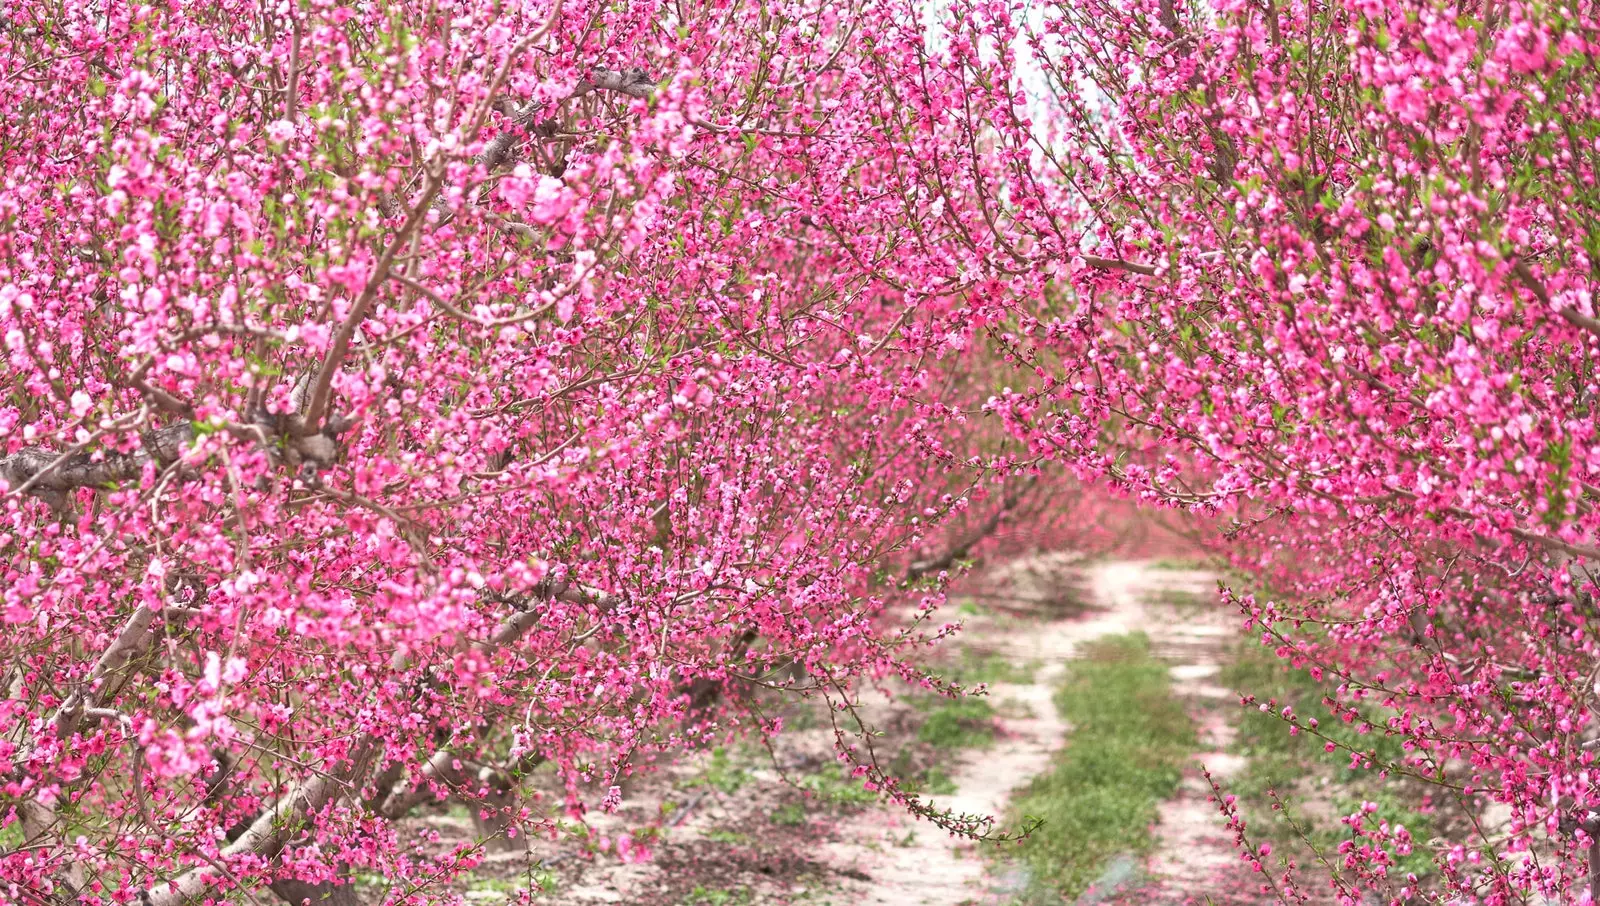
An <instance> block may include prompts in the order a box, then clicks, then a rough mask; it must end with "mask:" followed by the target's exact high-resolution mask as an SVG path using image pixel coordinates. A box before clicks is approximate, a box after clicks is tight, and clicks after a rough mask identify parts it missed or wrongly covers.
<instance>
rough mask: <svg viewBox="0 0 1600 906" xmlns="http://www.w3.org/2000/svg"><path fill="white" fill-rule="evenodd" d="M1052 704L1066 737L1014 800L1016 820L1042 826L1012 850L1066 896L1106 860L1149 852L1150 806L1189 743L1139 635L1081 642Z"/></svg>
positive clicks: (1164, 794)
mask: <svg viewBox="0 0 1600 906" xmlns="http://www.w3.org/2000/svg"><path fill="white" fill-rule="evenodd" d="M1055 701H1056V707H1057V708H1059V709H1060V711H1061V714H1062V715H1063V716H1064V717H1065V718H1066V719H1067V720H1069V721H1070V722H1071V723H1072V733H1071V734H1070V735H1069V736H1068V738H1067V745H1066V747H1065V748H1064V749H1062V751H1061V752H1060V753H1059V754H1057V756H1056V758H1055V764H1054V766H1053V767H1052V768H1051V770H1050V771H1048V772H1047V773H1044V774H1041V775H1039V776H1038V777H1036V778H1034V780H1033V782H1032V783H1031V784H1029V785H1028V787H1027V788H1026V789H1025V790H1024V791H1023V793H1022V794H1021V796H1020V797H1019V798H1018V802H1017V805H1016V811H1017V812H1018V813H1019V814H1018V817H1034V818H1040V819H1043V821H1044V824H1043V826H1042V827H1040V828H1039V830H1038V831H1036V832H1035V833H1034V835H1033V836H1032V837H1031V838H1029V839H1028V840H1026V841H1024V842H1023V843H1022V845H1021V846H1019V847H1018V848H1017V849H1016V850H1015V852H1016V853H1017V857H1018V858H1020V859H1022V860H1023V862H1025V863H1026V864H1027V866H1028V868H1029V869H1030V874H1031V877H1032V882H1033V884H1035V885H1036V886H1038V887H1042V888H1045V889H1048V890H1053V891H1055V893H1056V895H1057V896H1060V897H1064V898H1066V899H1068V900H1070V899H1072V898H1074V897H1076V896H1078V895H1079V894H1080V893H1082V892H1083V891H1084V889H1085V888H1087V887H1088V886H1089V885H1090V884H1091V883H1093V882H1094V880H1095V878H1096V877H1097V876H1098V874H1099V872H1100V871H1101V869H1102V866H1103V865H1104V864H1105V862H1106V860H1107V859H1109V858H1110V857H1111V856H1114V855H1116V854H1117V853H1121V852H1129V853H1136V854H1138V853H1145V852H1148V851H1149V849H1150V847H1151V845H1152V843H1153V842H1154V841H1153V840H1152V838H1151V836H1150V825H1151V824H1152V823H1153V822H1154V821H1155V820H1156V809H1157V806H1158V804H1159V803H1160V802H1161V801H1162V800H1163V799H1167V798H1169V797H1170V796H1172V794H1173V793H1174V792H1175V791H1176V790H1177V787H1178V782H1179V780H1181V779H1182V776H1183V769H1184V766H1185V764H1186V763H1187V761H1188V759H1189V756H1190V755H1191V754H1192V753H1193V752H1194V751H1195V747H1196V745H1197V742H1196V737H1195V729H1194V724H1193V722H1192V721H1191V720H1190V719H1189V715H1188V713H1187V711H1185V709H1184V707H1183V703H1182V702H1181V701H1179V700H1178V699H1176V698H1174V697H1173V695H1172V687H1171V683H1170V682H1169V681H1168V677H1167V667H1166V665H1165V664H1163V663H1161V662H1160V661H1159V660H1157V659H1156V658H1154V657H1153V656H1151V654H1150V640H1149V639H1148V638H1146V637H1145V635H1144V634H1143V633H1135V634H1133V635H1124V636H1112V637H1108V638H1105V639H1101V640H1098V641H1096V642H1094V643H1092V644H1090V645H1088V646H1086V648H1085V649H1084V653H1083V658H1082V659H1081V660H1079V661H1076V662H1074V663H1073V664H1072V665H1071V669H1070V671H1069V674H1068V677H1067V681H1066V683H1065V684H1064V685H1063V686H1062V687H1061V690H1060V691H1059V692H1057V693H1056V699H1055Z"/></svg>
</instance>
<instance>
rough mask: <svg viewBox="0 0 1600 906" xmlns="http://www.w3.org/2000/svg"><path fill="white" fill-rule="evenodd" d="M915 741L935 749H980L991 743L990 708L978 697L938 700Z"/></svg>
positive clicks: (991, 708)
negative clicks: (920, 741) (918, 740)
mask: <svg viewBox="0 0 1600 906" xmlns="http://www.w3.org/2000/svg"><path fill="white" fill-rule="evenodd" d="M936 701H937V702H938V704H937V705H935V706H934V707H933V708H932V709H931V710H929V712H928V716H927V718H926V719H924V720H923V722H922V726H920V727H918V728H917V738H918V739H920V740H922V741H923V742H925V743H927V744H928V745H930V746H933V747H934V748H936V749H972V748H981V747H983V746H987V745H990V744H992V743H993V742H994V706H993V705H991V704H989V703H988V702H987V701H985V700H983V699H981V698H954V699H947V698H939V699H936Z"/></svg>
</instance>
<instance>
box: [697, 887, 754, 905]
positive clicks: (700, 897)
mask: <svg viewBox="0 0 1600 906" xmlns="http://www.w3.org/2000/svg"><path fill="white" fill-rule="evenodd" d="M753 896H754V895H753V894H752V893H751V891H750V888H748V887H706V886H703V885H696V886H695V889H694V890H693V891H692V892H690V894H689V899H688V900H686V901H685V903H686V904H687V906H743V904H745V903H749V902H750V901H751V898H752V897H753Z"/></svg>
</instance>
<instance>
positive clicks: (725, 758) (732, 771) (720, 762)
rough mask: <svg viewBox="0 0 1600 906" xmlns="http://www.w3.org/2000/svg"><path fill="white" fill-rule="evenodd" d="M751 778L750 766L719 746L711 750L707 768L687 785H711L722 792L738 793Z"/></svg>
mask: <svg viewBox="0 0 1600 906" xmlns="http://www.w3.org/2000/svg"><path fill="white" fill-rule="evenodd" d="M750 778H751V774H750V769H749V768H747V767H745V766H744V765H743V764H736V763H735V762H734V760H733V758H732V757H731V756H730V755H729V754H728V750H727V749H724V748H723V747H721V746H717V747H716V748H714V749H712V750H711V760H710V761H709V762H708V763H707V764H706V767H705V770H703V771H701V772H700V775H699V776H698V777H695V778H694V779H692V780H690V781H689V782H688V783H687V784H685V785H686V786H690V787H696V786H703V787H710V788H712V789H714V790H717V791H718V792H721V793H736V792H738V791H739V788H740V787H743V786H744V785H745V784H746V783H749V782H750Z"/></svg>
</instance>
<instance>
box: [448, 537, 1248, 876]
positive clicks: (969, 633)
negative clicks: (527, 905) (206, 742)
mask: <svg viewBox="0 0 1600 906" xmlns="http://www.w3.org/2000/svg"><path fill="white" fill-rule="evenodd" d="M989 580H990V581H989V582H988V583H987V585H988V586H992V587H985V588H983V589H973V590H972V593H971V596H972V597H973V598H974V599H975V600H977V601H979V602H980V603H984V604H986V605H988V606H986V607H982V608H979V612H978V613H977V614H976V615H974V616H972V618H971V619H970V620H969V621H968V627H967V629H966V631H965V632H963V633H962V635H961V636H960V637H959V640H958V642H957V643H956V646H957V649H958V651H959V650H960V649H965V650H966V651H968V652H976V653H980V654H982V655H984V656H986V657H990V658H993V659H994V660H995V661H997V662H999V663H1003V664H1007V665H1018V666H1020V665H1028V666H1031V667H1034V668H1036V669H1033V670H1032V671H1031V675H1030V674H1029V671H1027V670H1016V671H1014V672H1012V673H1011V674H1008V676H1009V678H1011V679H1014V680H1018V681H1016V682H995V683H991V684H990V698H989V701H990V702H991V703H992V704H993V705H994V706H995V710H996V713H997V715H998V717H997V719H996V724H997V726H996V728H995V734H994V741H993V744H992V745H990V746H987V747H984V748H969V749H957V750H952V751H949V754H948V755H946V756H941V757H943V758H945V761H944V763H942V764H939V765H938V767H940V768H941V769H942V770H943V772H944V774H945V775H946V776H947V777H948V779H949V780H950V781H951V783H952V785H953V787H954V792H953V793H950V794H949V795H942V796H938V795H936V796H933V797H932V798H933V800H934V801H935V803H936V804H937V805H938V806H939V807H941V808H945V807H948V808H952V809H954V810H955V811H958V812H967V813H981V814H987V815H995V816H997V817H999V816H1004V815H1005V814H1006V811H1007V807H1008V804H1009V801H1010V798H1011V794H1012V792H1013V791H1014V790H1015V789H1016V788H1017V787H1019V786H1021V785H1023V784H1025V783H1026V782H1027V781H1028V780H1029V779H1030V778H1032V777H1034V776H1035V775H1037V774H1040V773H1042V772H1044V771H1045V770H1047V769H1048V768H1049V766H1050V758H1051V754H1052V753H1053V752H1054V751H1055V750H1056V749H1058V748H1059V747H1060V746H1061V745H1062V742H1063V740H1064V739H1065V738H1066V735H1067V734H1068V733H1069V732H1070V728H1069V727H1067V726H1066V725H1065V724H1064V723H1063V721H1062V719H1061V717H1060V714H1059V713H1058V711H1057V710H1056V707H1055V704H1054V702H1053V701H1052V696H1053V693H1054V691H1055V690H1056V689H1057V688H1058V687H1059V686H1060V685H1061V682H1062V680H1063V677H1064V672H1065V670H1066V668H1067V664H1068V663H1069V662H1070V661H1071V660H1072V659H1073V658H1074V657H1076V656H1077V655H1078V653H1079V651H1080V650H1081V648H1082V646H1083V645H1084V643H1086V642H1090V641H1092V640H1094V639H1097V638H1100V637H1102V636H1106V635H1116V634H1122V633H1129V632H1136V631H1142V632H1144V633H1146V634H1147V635H1148V636H1149V638H1150V640H1151V642H1152V648H1153V650H1154V651H1155V653H1156V654H1157V655H1159V656H1161V657H1162V658H1164V659H1166V660H1167V661H1168V663H1170V664H1171V665H1172V679H1173V688H1174V691H1175V692H1176V694H1178V695H1179V696H1182V697H1183V698H1184V699H1185V700H1186V702H1187V703H1188V704H1189V706H1190V711H1191V713H1192V714H1194V715H1195V716H1196V718H1197V720H1199V722H1200V725H1201V730H1202V740H1203V745H1204V746H1206V747H1207V749H1208V750H1209V751H1208V752H1207V753H1206V754H1204V755H1202V756H1200V759H1199V761H1203V762H1204V763H1205V764H1206V765H1207V766H1208V767H1209V768H1210V769H1211V770H1212V772H1213V773H1216V774H1221V775H1224V776H1226V775H1227V774H1228V773H1230V772H1233V771H1235V770H1237V769H1238V767H1239V759H1238V758H1237V757H1236V756H1233V755H1229V754H1227V753H1226V751H1225V750H1226V748H1227V744H1228V741H1229V733H1230V731H1231V727H1230V726H1229V723H1228V720H1227V713H1228V708H1229V705H1228V701H1229V699H1230V698H1231V695H1230V693H1229V692H1228V691H1227V690H1226V689H1223V688H1221V687H1220V686H1219V685H1218V684H1217V674H1218V672H1219V671H1220V669H1221V664H1222V658H1223V652H1224V648H1225V644H1226V641H1227V639H1228V638H1229V635H1230V633H1231V632H1232V631H1233V629H1232V627H1231V626H1230V625H1229V624H1228V622H1227V620H1226V618H1225V616H1224V615H1222V614H1220V613H1218V612H1217V610H1216V608H1215V607H1214V606H1212V605H1210V604H1209V601H1210V600H1211V595H1212V594H1214V585H1213V584H1212V583H1213V581H1214V580H1213V579H1212V578H1211V577H1210V576H1209V575H1207V574H1205V573H1201V572H1189V571H1181V570H1171V569H1160V568H1157V567H1156V566H1155V565H1154V564H1151V563H1148V562H1135V561H1112V562H1102V563H1095V564H1089V565H1084V564H1082V563H1080V562H1079V561H1078V559H1077V558H1075V557H1073V556H1072V555H1066V554H1057V555H1044V556H1040V557H1034V558H1029V559H1027V560H1023V561H1017V562H1014V563H1013V564H1011V565H1010V566H1009V567H1007V568H1005V569H1004V570H1001V571H998V572H996V573H993V574H990V576H989ZM955 599H956V600H955V602H953V603H955V604H956V605H957V606H959V602H960V601H961V596H960V595H957V596H955ZM948 653H957V652H948ZM869 710H870V711H872V712H875V713H873V714H871V715H870V716H871V718H872V720H873V721H874V722H875V723H877V724H878V725H879V726H891V725H894V724H895V723H896V721H902V720H903V719H904V718H906V717H907V716H908V715H910V714H912V713H913V712H912V710H911V709H909V708H908V706H907V705H905V704H904V703H891V702H889V701H888V700H887V699H885V700H883V701H877V702H872V703H870V707H869ZM896 732H897V733H898V734H899V735H898V736H897V737H895V738H897V739H899V740H902V741H904V740H906V739H908V738H909V739H910V740H911V741H912V742H915V734H916V724H915V723H913V724H911V727H910V729H909V730H907V729H906V727H905V725H904V723H903V722H902V723H901V724H900V727H899V729H898V730H897V731H896ZM908 732H909V733H910V734H911V735H910V736H909V737H907V736H906V734H907V733H908ZM777 754H778V755H779V757H780V759H781V760H782V761H784V762H785V763H787V764H788V765H789V766H790V770H793V771H794V772H795V773H796V774H797V775H808V776H810V777H812V778H813V779H815V778H816V777H818V776H819V774H818V772H819V771H822V770H824V768H825V766H826V765H828V764H829V763H830V762H831V761H832V752H831V734H830V733H829V732H827V731H826V730H825V728H823V727H821V726H814V727H811V728H809V729H806V728H800V727H797V728H795V729H794V730H793V731H791V732H787V733H786V734H785V735H784V737H783V738H782V740H780V751H779V752H778V753H777ZM843 785H844V786H846V787H849V786H851V784H849V783H847V782H846V783H844V784H843ZM854 791H855V792H856V793H859V792H860V791H859V789H858V788H855V789H854ZM1208 794H1209V789H1208V788H1207V787H1206V785H1205V784H1204V781H1203V780H1202V779H1201V777H1200V772H1199V769H1198V762H1197V763H1196V766H1195V767H1194V769H1192V770H1190V771H1189V772H1187V775H1186V777H1185V779H1184V784H1183V787H1182V788H1181V789H1180V791H1179V793H1178V795H1177V796H1176V797H1174V798H1173V799H1171V800H1169V801H1168V802H1165V803H1163V804H1162V805H1161V807H1160V812H1159V821H1158V823H1157V826H1156V827H1155V829H1154V830H1155V834H1156V838H1157V845H1156V852H1155V855H1154V856H1153V857H1152V858H1151V859H1149V860H1138V859H1135V858H1133V857H1131V856H1130V857H1123V858H1119V859H1113V860H1112V863H1111V864H1109V865H1108V866H1107V868H1106V873H1105V876H1104V878H1103V882H1102V883H1101V884H1098V885H1096V887H1097V888H1098V889H1100V890H1110V889H1112V888H1115V887H1117V886H1119V885H1128V886H1131V887H1135V888H1138V890H1139V892H1140V893H1141V894H1145V895H1147V896H1146V899H1145V900H1143V901H1144V902H1159V903H1161V904H1178V903H1182V902H1185V901H1194V902H1203V899H1201V897H1202V896H1203V895H1209V894H1213V893H1215V891H1216V890H1217V888H1218V882H1217V880H1216V879H1217V878H1218V877H1220V876H1222V873H1223V872H1224V871H1225V870H1227V869H1228V868H1229V867H1230V866H1237V864H1238V859H1237V856H1236V854H1235V852H1234V850H1233V848H1232V846H1231V843H1230V841H1229V840H1227V839H1226V838H1224V837H1223V836H1222V834H1221V821H1220V818H1219V817H1218V815H1217V814H1216V812H1215V811H1214V810H1213V809H1212V807H1211V806H1210V805H1209V804H1208V803H1207V802H1206V797H1207V795H1208ZM798 796H799V794H798V793H796V792H794V791H793V790H792V789H789V788H786V787H785V786H784V785H783V784H782V783H781V782H780V780H779V777H778V775H777V774H776V772H775V771H773V770H772V769H771V768H770V767H763V766H762V765H761V763H760V759H759V758H751V757H749V756H748V755H745V756H738V755H730V757H729V760H728V761H727V763H726V764H724V765H723V766H722V767H720V768H719V767H716V766H715V765H713V764H711V763H709V762H708V761H707V759H704V758H702V759H698V760H691V761H689V762H685V763H683V764H678V765H673V766H669V767H667V768H665V769H664V770H663V771H662V772H660V773H658V774H655V775H652V776H651V777H649V778H647V779H646V780H645V781H644V782H643V783H642V785H641V786H640V787H639V788H638V789H636V790H632V791H630V792H629V794H628V797H627V798H626V799H625V800H624V802H625V805H624V809H623V811H622V812H621V813H619V814H618V815H615V816H603V815H593V816H590V825H591V828H592V832H593V833H594V834H595V835H597V836H596V837H595V838H593V839H594V840H598V841H599V843H600V846H601V852H600V853H599V854H598V855H593V856H591V855H586V854H585V853H584V852H583V851H582V850H580V849H575V848H574V847H573V845H572V843H571V841H567V842H565V843H562V842H558V841H538V840H533V841H528V843H527V844H522V843H521V841H518V845H516V846H514V847H511V848H509V849H504V850H499V851H495V852H493V853H492V854H490V855H489V856H488V858H487V859H486V860H485V863H484V865H483V866H482V867H481V868H480V870H479V871H478V872H477V873H476V875H475V876H474V877H473V878H472V879H469V881H468V883H467V884H466V887H465V894H466V896H467V898H468V899H469V900H471V901H473V902H474V903H477V902H481V903H482V904H483V906H497V904H499V903H503V902H505V901H506V900H507V899H508V898H510V897H512V896H513V895H514V894H515V892H516V891H518V890H525V889H527V888H528V887H529V886H532V885H533V884H535V883H540V884H544V883H548V884H549V885H550V889H549V890H548V891H547V892H546V893H545V894H544V895H543V896H541V898H540V900H539V901H540V902H546V903H550V904H552V906H597V904H602V903H629V904H631V903H651V904H653V906H765V904H769V903H771V904H777V903H788V904H803V906H847V904H848V906H855V904H861V906H1006V904H1010V903H1013V902H1014V901H1015V900H1016V898H1017V897H1016V895H1017V894H1019V893H1021V892H1022V891H1023V890H1025V889H1026V887H1027V885H1028V879H1027V877H1026V875H1025V874H1024V873H1023V872H1022V870H1021V869H1020V868H1014V869H996V868H994V866H993V863H992V862H991V861H990V860H988V859H987V858H985V856H984V855H983V854H981V853H980V852H978V850H977V849H976V847H975V846H974V845H973V844H971V843H968V842H965V841H961V840H956V839H952V838H951V837H949V836H948V835H947V834H945V833H943V832H941V831H939V830H938V829H937V828H935V827H933V826H932V825H930V824H928V823H927V822H918V821H915V820H913V819H912V818H911V817H910V816H908V815H906V814H905V813H904V812H902V811H900V810H898V809H893V808H884V807H871V806H869V807H866V808H862V807H861V806H860V805H856V806H854V807H853V809H852V808H843V809H833V810H831V811H830V809H828V808H820V810H819V809H818V808H816V807H812V806H805V807H804V808H802V805H801V803H800V802H799V801H798ZM669 810H670V811H669ZM680 810H681V811H680ZM665 814H675V815H676V817H674V818H673V820H672V821H671V822H670V826H669V827H667V828H665V829H664V830H665V834H664V836H663V837H662V838H661V839H659V840H658V841H657V842H656V844H655V845H654V849H655V850H656V852H655V855H654V857H653V858H651V859H650V860H649V861H647V862H644V863H640V864H625V863H623V862H621V861H619V860H617V859H616V858H615V857H614V856H610V855H607V854H606V849H605V848H606V847H607V846H609V845H610V844H609V843H607V842H606V841H607V840H608V839H615V838H617V837H619V836H620V835H621V834H622V833H625V832H628V831H629V830H630V829H637V828H641V827H647V826H650V825H652V824H659V823H661V820H662V819H661V816H662V815H665ZM417 824H418V825H419V827H421V828H422V829H424V830H427V831H429V832H432V833H436V834H438V835H440V838H441V839H440V844H441V845H443V844H446V843H448V842H450V841H452V840H460V839H461V838H464V837H470V836H471V830H470V827H471V821H470V820H468V819H467V817H466V815H465V814H464V813H463V814H460V815H454V816H452V815H449V814H445V813H442V812H441V813H436V814H434V815H432V816H431V817H427V818H424V819H421V820H419V821H418V822H417ZM458 825H459V826H458ZM526 845H531V848H525V846H526ZM545 866H548V867H549V868H550V869H553V873H546V874H545V875H543V877H545V878H546V881H540V880H539V879H540V877H541V872H546V868H545ZM1151 897H1153V899H1151ZM1102 898H1103V897H1102V895H1100V894H1094V893H1093V892H1091V894H1090V895H1085V897H1084V898H1083V899H1082V900H1080V906H1092V904H1093V903H1096V902H1100V901H1101V899H1102Z"/></svg>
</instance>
